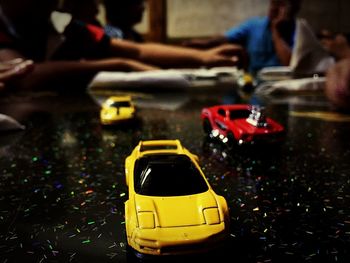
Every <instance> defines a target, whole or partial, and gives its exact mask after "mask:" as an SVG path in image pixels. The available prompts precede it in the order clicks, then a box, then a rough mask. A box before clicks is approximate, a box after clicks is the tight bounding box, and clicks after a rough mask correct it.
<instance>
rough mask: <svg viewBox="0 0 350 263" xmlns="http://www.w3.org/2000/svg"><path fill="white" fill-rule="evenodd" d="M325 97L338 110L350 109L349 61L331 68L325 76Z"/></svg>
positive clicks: (345, 60)
mask: <svg viewBox="0 0 350 263" xmlns="http://www.w3.org/2000/svg"><path fill="white" fill-rule="evenodd" d="M325 92H326V96H327V98H328V99H329V101H330V102H331V103H332V104H333V105H334V106H335V107H336V108H338V109H342V110H349V109H350V59H344V60H341V61H340V62H338V63H336V64H335V65H334V66H332V67H331V68H330V69H329V70H328V71H327V74H326V88H325Z"/></svg>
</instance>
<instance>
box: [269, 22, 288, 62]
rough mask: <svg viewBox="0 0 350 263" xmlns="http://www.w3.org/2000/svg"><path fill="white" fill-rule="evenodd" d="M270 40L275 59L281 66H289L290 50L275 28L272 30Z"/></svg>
mask: <svg viewBox="0 0 350 263" xmlns="http://www.w3.org/2000/svg"><path fill="white" fill-rule="evenodd" d="M272 40H273V43H274V46H275V50H276V54H277V57H278V58H279V60H280V62H281V64H282V65H283V66H289V63H290V59H291V56H292V50H291V48H290V47H289V46H288V44H287V43H286V42H285V41H284V40H283V39H282V38H281V36H280V34H279V32H278V30H277V29H276V28H273V29H272Z"/></svg>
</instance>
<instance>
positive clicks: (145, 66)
mask: <svg viewBox="0 0 350 263" xmlns="http://www.w3.org/2000/svg"><path fill="white" fill-rule="evenodd" d="M56 6H57V2H56V0H12V1H8V0H0V7H1V15H0V62H1V61H6V60H9V59H15V58H22V59H32V60H33V61H34V63H35V67H34V70H33V71H31V72H29V73H28V74H27V75H26V76H24V77H23V78H21V79H18V80H16V82H14V83H13V84H14V85H15V86H16V87H18V88H24V89H34V88H35V89H38V88H44V89H50V88H51V89H53V88H56V89H57V87H58V88H62V87H66V86H72V85H69V84H73V83H75V82H78V83H80V81H82V82H83V83H85V84H87V83H88V82H89V81H90V80H91V78H92V77H93V76H94V75H95V74H96V73H97V72H99V71H145V70H155V69H159V68H175V67H187V68H188V67H200V66H206V67H212V66H234V65H236V63H237V59H236V57H235V56H234V52H235V51H234V49H233V48H232V46H230V45H225V46H221V47H218V48H213V49H209V50H205V51H203V50H198V49H193V48H184V47H176V46H171V45H163V44H156V43H145V44H144V43H142V44H140V43H136V42H131V41H126V40H122V39H116V38H109V37H108V36H107V35H105V34H104V30H103V29H102V28H100V27H98V26H95V25H92V24H88V23H84V22H81V21H78V20H76V23H74V27H72V28H71V30H68V32H66V33H67V34H65V35H64V36H62V35H59V34H58V33H57V32H56V31H55V30H54V27H53V25H52V23H51V22H50V15H51V12H52V11H53V10H54V9H55V8H56ZM33 29H35V30H33ZM60 41H62V44H60V45H58V44H57V43H59V42H60ZM48 43H54V44H55V45H52V44H51V45H49V44H48ZM60 43H61V42H60ZM48 47H49V49H50V50H49V49H48ZM49 51H50V52H49ZM80 87H84V88H85V87H86V86H83V85H80ZM75 89H78V88H75ZM70 91H74V89H73V90H72V89H71V90H70Z"/></svg>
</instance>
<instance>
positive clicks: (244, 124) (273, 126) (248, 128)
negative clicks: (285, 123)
mask: <svg viewBox="0 0 350 263" xmlns="http://www.w3.org/2000/svg"><path fill="white" fill-rule="evenodd" d="M266 123H267V126H266V127H257V126H254V125H252V124H250V123H249V122H248V121H247V119H237V120H234V121H233V125H236V126H237V127H240V128H241V129H242V130H244V131H245V132H246V133H248V134H264V133H271V132H280V131H282V130H283V127H282V126H281V125H279V124H278V123H276V122H275V121H273V120H272V119H270V118H267V120H266Z"/></svg>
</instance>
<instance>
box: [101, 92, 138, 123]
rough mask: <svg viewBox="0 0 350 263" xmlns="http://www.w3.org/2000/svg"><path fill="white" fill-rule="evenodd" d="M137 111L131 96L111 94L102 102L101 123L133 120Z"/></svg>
mask: <svg viewBox="0 0 350 263" xmlns="http://www.w3.org/2000/svg"><path fill="white" fill-rule="evenodd" d="M135 113H136V108H135V105H134V103H133V102H132V100H131V96H111V97H109V98H108V99H107V100H106V101H105V102H104V103H103V104H102V108H101V111H100V118H101V123H102V124H104V125H110V124H116V123H119V122H122V121H127V120H132V119H134V117H135Z"/></svg>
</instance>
